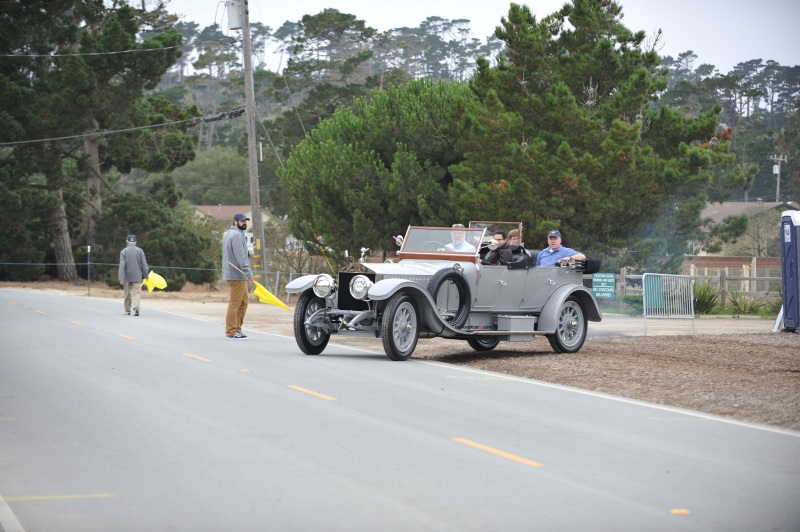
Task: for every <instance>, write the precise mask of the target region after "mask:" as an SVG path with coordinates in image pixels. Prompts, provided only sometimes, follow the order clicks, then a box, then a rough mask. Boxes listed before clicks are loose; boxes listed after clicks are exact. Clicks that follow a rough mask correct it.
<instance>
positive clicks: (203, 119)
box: [0, 107, 244, 146]
mask: <svg viewBox="0 0 800 532" xmlns="http://www.w3.org/2000/svg"><path fill="white" fill-rule="evenodd" d="M242 113H244V108H243V107H238V108H236V109H234V110H232V111H226V112H224V113H219V114H216V115H213V116H203V117H198V118H189V119H187V120H178V121H176V122H165V123H163V124H152V125H149V126H138V127H131V128H127V129H117V130H114V131H95V132H93V133H83V134H81V135H70V136H66V137H52V138H46V139H36V140H17V141H14V142H0V146H15V145H19V144H35V143H39V142H52V141H57V140H70V139H81V138H89V137H105V136H108V135H116V134H119V133H128V132H130V131H138V130H142V129H153V128H157V127H166V126H174V125H178V124H187V123H197V122H213V121H215V120H222V119H223V118H226V117H227V118H236V117H238V116H241V115H242Z"/></svg>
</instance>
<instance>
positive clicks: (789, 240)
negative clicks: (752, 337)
mask: <svg viewBox="0 0 800 532" xmlns="http://www.w3.org/2000/svg"><path fill="white" fill-rule="evenodd" d="M799 275H800V211H784V212H783V214H782V215H781V278H782V281H783V328H784V329H785V330H788V331H795V332H798V329H800V280H799V279H798V276H799Z"/></svg>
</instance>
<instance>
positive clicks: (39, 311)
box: [34, 310, 47, 314]
mask: <svg viewBox="0 0 800 532" xmlns="http://www.w3.org/2000/svg"><path fill="white" fill-rule="evenodd" d="M34 312H38V313H39V314H47V313H46V312H42V311H41V310H34Z"/></svg>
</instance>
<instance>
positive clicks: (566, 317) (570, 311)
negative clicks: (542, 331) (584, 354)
mask: <svg viewBox="0 0 800 532" xmlns="http://www.w3.org/2000/svg"><path fill="white" fill-rule="evenodd" d="M587 327H588V323H587V321H586V316H585V312H584V311H583V307H582V306H581V304H580V302H579V301H578V300H577V299H576V298H575V297H573V296H570V297H568V298H567V300H566V301H564V304H563V305H561V309H560V310H559V311H558V322H557V324H556V332H555V334H548V335H547V339H548V340H549V341H550V346H551V347H552V348H553V351H555V352H556V353H577V352H578V351H580V349H581V347H582V346H583V342H584V341H586V329H587Z"/></svg>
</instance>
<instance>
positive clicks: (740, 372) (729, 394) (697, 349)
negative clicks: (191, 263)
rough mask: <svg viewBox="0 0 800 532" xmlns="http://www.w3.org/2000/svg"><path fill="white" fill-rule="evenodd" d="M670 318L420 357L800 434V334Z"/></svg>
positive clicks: (423, 352)
mask: <svg viewBox="0 0 800 532" xmlns="http://www.w3.org/2000/svg"><path fill="white" fill-rule="evenodd" d="M0 288H17V289H20V288H21V289H30V290H45V291H51V292H53V293H71V294H75V295H87V296H91V297H112V298H118V299H120V309H121V308H122V307H121V306H122V292H121V290H115V289H112V288H109V287H106V286H102V285H98V284H92V285H91V287H88V286H86V285H85V284H82V285H81V284H78V285H76V284H71V283H58V282H48V283H0ZM251 301H252V302H251V305H250V307H249V309H248V312H247V318H246V319H245V328H246V329H250V330H257V331H264V332H270V333H274V334H281V335H285V336H293V330H292V313H290V312H287V311H285V310H282V309H280V308H277V307H274V306H271V305H263V304H259V303H258V302H257V301H256V300H255V298H252V300H251ZM226 306H227V289H226V288H224V286H223V287H222V288H221V289H220V288H218V287H216V286H215V287H208V286H204V287H198V286H193V285H187V287H186V288H185V289H184V290H182V291H181V292H177V293H172V292H162V291H158V290H157V291H154V292H152V293H145V294H144V295H143V301H142V312H147V309H148V308H159V309H163V310H169V311H171V312H176V313H179V314H185V315H191V316H195V317H198V318H202V319H206V320H209V321H211V322H215V323H219V324H220V334H224V331H223V328H224V327H223V324H224V322H225V308H226ZM290 306H291V305H290ZM664 321H666V320H662V322H659V323H650V322H648V325H647V331H648V336H643V334H644V331H643V329H644V324H643V322H642V320H641V318H623V317H620V316H608V317H607V318H606V319H604V320H603V321H602V322H600V323H596V324H595V323H590V324H589V332H590V338H589V339H588V340H587V341H586V344H584V347H583V348H582V349H581V351H580V352H578V353H576V354H560V355H557V354H555V353H553V351H552V350H551V348H550V344H549V343H548V342H547V340H546V339H544V338H541V337H537V338H536V339H535V340H534V341H533V342H520V343H516V342H503V343H501V344H500V345H499V346H498V348H497V349H495V350H494V351H491V352H489V353H476V352H475V351H473V350H472V349H471V348H470V347H469V346H468V345H467V343H466V342H463V341H457V340H444V339H441V338H436V339H431V340H420V342H419V344H418V346H417V349H416V351H415V353H414V358H420V359H428V360H437V361H441V362H447V363H451V364H457V365H463V366H469V367H473V368H478V369H482V370H487V371H493V372H497V373H504V374H508V375H516V376H520V377H527V378H531V379H537V380H542V381H546V382H551V383H556V384H562V385H566V386H573V387H576V388H581V389H585V390H593V391H598V392H604V393H609V394H613V395H619V396H622V397H628V398H632V399H639V400H642V401H647V402H651V403H657V404H663V405H669V406H675V407H680V408H688V409H692V410H698V411H701V412H707V413H710V414H716V415H720V416H725V417H730V418H733V419H737V420H742V421H748V422H753V423H761V424H765V425H772V426H776V427H782V428H787V429H792V430H800V334H795V333H772V332H770V331H771V329H772V323H771V322H770V321H768V320H746V319H731V318H728V319H707V320H700V319H698V320H696V321H695V324H694V326H695V332H696V334H694V335H692V334H691V330H692V325H691V323H690V322H691V320H669V321H671V322H674V323H669V324H665V323H663V322H664ZM333 341H334V342H335V343H337V344H339V345H347V346H352V347H358V348H361V349H371V350H375V351H379V352H382V351H383V347H382V343H381V340H380V339H369V338H352V337H344V336H343V337H336V338H334V340H333ZM299 353H300V352H299V350H298V354H299ZM389 363H391V362H389V361H388V360H387V364H389Z"/></svg>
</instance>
